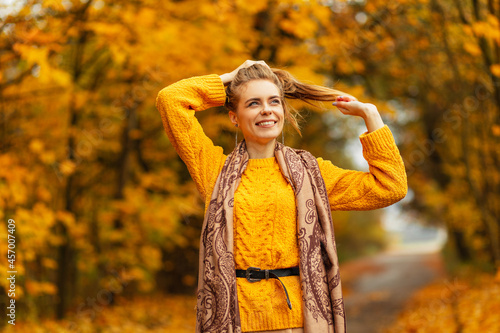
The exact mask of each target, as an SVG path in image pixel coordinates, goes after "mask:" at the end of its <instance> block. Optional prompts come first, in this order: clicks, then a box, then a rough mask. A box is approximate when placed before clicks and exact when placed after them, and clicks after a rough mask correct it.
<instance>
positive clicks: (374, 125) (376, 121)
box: [332, 96, 384, 132]
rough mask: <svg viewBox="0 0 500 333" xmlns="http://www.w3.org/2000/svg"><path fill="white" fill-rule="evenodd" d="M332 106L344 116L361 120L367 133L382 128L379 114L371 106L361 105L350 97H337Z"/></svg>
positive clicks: (367, 104)
mask: <svg viewBox="0 0 500 333" xmlns="http://www.w3.org/2000/svg"><path fill="white" fill-rule="evenodd" d="M332 104H333V105H335V106H336V107H337V108H338V109H339V110H340V112H342V113H343V114H345V115H348V116H358V117H361V118H363V119H364V120H365V123H366V127H367V129H368V132H373V131H375V130H377V129H379V128H381V127H383V126H384V122H383V121H382V118H381V117H380V113H379V112H378V110H377V107H376V106H375V105H373V104H370V103H362V102H360V101H358V100H357V99H355V98H354V97H352V96H339V97H337V99H336V101H335V102H333V103H332Z"/></svg>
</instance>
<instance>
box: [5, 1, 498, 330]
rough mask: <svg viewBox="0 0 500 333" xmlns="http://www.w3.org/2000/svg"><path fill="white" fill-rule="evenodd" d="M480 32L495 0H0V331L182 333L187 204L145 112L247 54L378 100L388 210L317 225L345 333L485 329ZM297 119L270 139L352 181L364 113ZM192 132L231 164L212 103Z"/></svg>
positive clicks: (197, 212) (486, 28) (182, 181)
mask: <svg viewBox="0 0 500 333" xmlns="http://www.w3.org/2000/svg"><path fill="white" fill-rule="evenodd" d="M499 18H500V1H498V0H474V1H472V0H395V1H390V2H387V1H381V0H371V1H365V0H352V1H335V0H323V1H320V0H318V1H313V0H310V1H307V0H302V1H294V0H287V1H278V0H252V1H247V0H196V1H194V0H175V1H174V0H165V1H153V0H128V1H127V0H87V1H85V0H62V1H61V0H46V1H37V0H33V1H15V0H0V218H1V220H2V223H1V230H0V234H1V237H0V253H1V256H2V259H1V260H0V269H1V272H2V273H1V274H2V275H1V276H2V277H4V276H7V271H9V267H8V265H9V264H12V262H10V263H9V262H8V261H7V250H8V240H7V234H8V231H9V230H13V229H12V228H10V229H9V228H8V220H9V219H14V220H15V233H14V234H15V237H16V243H15V246H16V247H15V250H16V257H15V268H16V269H17V275H16V285H15V294H16V296H15V299H16V326H13V325H10V324H9V323H8V320H9V317H6V316H4V317H3V318H4V319H2V321H1V322H0V330H5V331H6V332H13V331H19V332H146V331H147V332H193V331H194V324H195V323H194V321H195V311H194V306H195V303H196V300H195V297H194V293H195V289H196V283H197V264H198V247H199V234H200V228H201V223H202V220H203V208H204V207H203V202H202V200H201V199H200V197H199V195H198V193H197V191H196V188H195V186H194V184H193V183H192V181H191V179H190V176H189V174H188V172H187V169H186V167H185V165H184V164H183V162H182V161H181V160H180V158H179V157H178V156H177V154H176V152H175V151H174V149H173V148H172V146H171V145H170V143H169V141H168V139H167V136H166V134H165V133H164V130H163V126H162V123H161V119H160V115H159V113H158V111H157V110H156V108H155V98H156V95H157V93H158V92H159V91H160V90H161V89H162V88H163V87H165V86H167V85H169V84H171V83H173V82H175V81H178V80H180V79H183V78H187V77H190V76H197V75H205V74H212V73H216V74H223V73H226V72H230V71H232V70H233V69H234V68H236V67H237V66H239V65H240V64H241V63H242V62H244V61H245V60H246V59H254V60H265V61H266V62H267V63H268V64H270V65H271V66H272V67H278V68H283V69H286V70H288V71H290V72H291V73H292V74H294V75H295V76H296V77H297V78H298V79H299V80H302V81H306V82H310V83H316V84H320V85H327V86H330V87H335V88H337V89H340V90H343V91H346V92H347V93H350V94H352V95H354V96H356V97H357V98H358V99H359V100H361V101H364V102H370V103H373V104H375V105H377V107H378V109H379V110H380V112H381V114H382V116H383V118H384V121H385V122H386V124H388V125H389V127H390V128H391V130H392V131H393V133H394V136H395V138H396V142H397V144H398V146H399V147H400V150H401V154H402V156H403V159H404V161H405V165H406V169H407V174H408V182H409V186H410V190H409V193H408V195H407V197H406V198H405V199H404V200H403V201H402V202H400V203H398V204H397V205H394V206H392V207H390V208H388V209H385V210H377V211H370V212H335V213H334V225H335V232H336V237H337V242H338V250H339V257H340V259H341V260H342V266H343V267H341V272H343V281H345V291H344V292H345V295H346V306H347V322H348V327H352V329H351V332H376V331H377V332H378V331H384V330H388V331H390V332H436V331H440V332H463V333H469V332H500V322H499V321H500V319H499V318H498V313H500V286H499V283H500V274H498V273H497V271H498V268H499V266H500V171H499V170H500V149H499V147H500V146H499V143H500V27H499ZM296 107H297V108H299V109H301V111H302V114H303V115H304V123H303V131H302V132H303V136H302V137H300V136H298V135H297V134H296V133H294V131H293V129H291V128H287V129H285V143H286V144H287V145H290V146H292V147H295V148H303V149H307V150H309V151H310V152H311V153H313V154H314V155H315V156H318V157H319V156H321V157H323V158H324V159H328V160H331V161H332V162H333V163H334V164H336V165H338V166H340V167H344V168H352V169H357V170H367V165H366V162H364V160H363V158H362V150H361V145H360V143H359V139H358V136H359V135H360V134H361V133H363V132H364V131H365V129H364V127H363V126H364V125H363V122H362V120H361V119H354V118H346V117H345V116H343V115H342V114H341V113H340V112H338V110H337V109H335V108H333V107H331V106H330V105H327V104H325V105H318V107H317V108H313V107H311V106H305V105H301V104H297V105H296ZM197 117H198V119H199V121H200V122H201V123H202V125H203V128H204V130H205V132H206V134H207V135H208V136H209V137H210V138H212V140H213V141H214V143H215V144H217V145H220V146H222V147H224V151H225V153H229V152H230V151H231V150H232V149H233V148H234V134H235V132H234V127H232V126H231V123H230V122H229V120H228V117H227V112H226V111H225V110H224V109H223V108H215V109H212V110H209V111H206V112H199V113H197ZM495 276H496V277H495ZM412 279H414V281H413V280H412ZM408 281H413V282H414V283H413V282H412V284H411V285H405V284H404V282H405V283H406V282H408ZM0 286H1V287H2V288H0V304H1V306H2V308H3V309H5V308H6V306H7V305H8V304H9V302H10V297H9V296H8V292H9V291H8V290H9V288H10V283H9V280H7V279H5V278H2V279H0ZM391 288H392V289H391ZM369 306H372V307H371V308H370V307H369ZM377 309H378V310H379V311H383V312H381V313H377V312H376V311H377ZM367 315H371V317H369V318H368V317H366V316H367ZM384 315H387V316H386V317H387V318H386V319H384V320H385V321H382V322H381V318H383V317H384ZM363 316H365V317H363ZM351 319H352V320H351ZM377 320H378V322H379V324H376V323H377ZM374 323H375V324H374ZM349 325H350V326H349ZM359 325H361V326H359ZM363 325H364V326H363Z"/></svg>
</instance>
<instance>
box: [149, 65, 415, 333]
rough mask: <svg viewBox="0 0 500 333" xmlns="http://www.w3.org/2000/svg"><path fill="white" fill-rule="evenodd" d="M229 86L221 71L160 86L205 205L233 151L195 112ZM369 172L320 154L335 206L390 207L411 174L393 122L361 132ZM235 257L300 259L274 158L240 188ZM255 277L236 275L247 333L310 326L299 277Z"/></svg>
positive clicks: (289, 197)
mask: <svg viewBox="0 0 500 333" xmlns="http://www.w3.org/2000/svg"><path fill="white" fill-rule="evenodd" d="M224 100H225V91H224V85H223V84H222V81H221V79H220V77H219V76H218V75H216V74H211V75H206V76H199V77H192V78H189V79H184V80H181V81H179V82H176V83H174V84H172V85H170V86H168V87H166V88H164V89H162V90H161V91H160V93H159V94H158V97H157V100H156V107H157V108H158V110H159V111H160V114H161V118H162V121H163V125H164V128H165V131H166V133H167V135H168V137H169V139H170V141H171V143H172V145H173V147H174V148H175V149H176V151H177V153H178V154H179V156H180V157H181V158H182V160H183V161H184V162H185V163H186V165H187V167H188V170H189V172H190V174H191V177H192V178H193V180H194V182H195V183H196V186H197V188H198V190H199V191H200V193H201V195H202V196H203V198H204V200H205V209H206V208H207V207H208V205H209V201H210V197H211V194H212V191H213V188H214V185H215V182H216V180H217V176H218V174H219V173H220V171H221V169H222V167H223V165H224V162H225V159H226V155H225V154H224V153H223V150H222V148H221V147H218V146H215V145H214V144H213V142H212V141H211V140H210V139H209V138H208V137H207V136H206V135H205V134H204V132H203V129H202V127H201V125H200V124H199V122H198V121H197V119H196V117H195V116H194V113H195V111H202V110H205V109H207V108H210V107H214V106H221V105H223V104H224ZM360 140H361V143H362V145H363V156H364V157H365V159H366V160H367V162H368V164H369V172H361V171H353V170H345V169H341V168H338V167H336V166H335V165H333V164H332V163H331V162H330V161H327V160H323V159H322V158H318V159H317V160H318V164H319V167H320V170H321V174H322V176H323V179H324V180H325V185H326V189H327V191H328V193H329V200H330V206H331V209H332V210H370V209H377V208H382V207H386V206H389V205H391V204H393V203H395V202H397V201H399V200H401V199H402V198H403V197H404V196H405V195H406V192H407V181H406V173H405V169H404V165H403V161H402V158H401V156H400V153H399V150H398V148H397V146H396V144H395V142H394V138H393V136H392V133H391V131H390V130H389V128H388V127H387V126H384V127H383V128H380V129H378V130H376V131H373V132H371V133H364V134H362V135H361V136H360ZM234 201H235V206H234V207H235V208H234V259H235V265H236V268H237V269H247V268H248V267H250V266H253V267H260V268H261V269H278V268H288V267H293V266H298V265H299V261H300V258H299V248H298V244H297V230H296V208H295V195H294V192H293V189H292V188H291V186H290V184H288V183H287V181H286V179H285V178H284V177H283V175H282V174H281V172H280V169H279V166H278V163H277V161H276V160H275V158H274V157H271V158H264V159H250V160H249V162H248V166H247V169H246V170H245V172H244V174H243V176H242V179H241V183H240V185H239V187H238V189H237V190H236V193H235V197H234ZM281 280H282V281H283V283H284V284H285V286H286V288H287V290H288V293H289V296H290V301H291V303H292V310H289V309H288V306H287V304H286V298H285V293H284V291H283V288H282V287H281V284H280V283H279V282H278V281H277V280H274V279H270V280H262V281H259V282H256V283H250V282H248V281H247V280H246V279H242V278H239V279H237V289H238V301H239V310H240V318H241V327H242V330H243V332H248V331H264V330H277V329H286V328H294V327H302V326H303V315H302V307H303V304H302V293H301V288H300V278H299V277H295V276H290V277H284V278H281Z"/></svg>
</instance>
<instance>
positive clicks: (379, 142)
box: [318, 97, 408, 210]
mask: <svg viewBox="0 0 500 333" xmlns="http://www.w3.org/2000/svg"><path fill="white" fill-rule="evenodd" d="M333 104H334V105H336V106H337V107H338V108H339V109H340V111H341V112H342V113H343V114H346V115H354V116H359V117H362V118H363V119H364V121H365V124H366V127H367V129H368V130H367V132H366V133H364V134H362V135H361V136H360V141H361V144H362V145H363V156H364V158H365V159H366V161H367V162H368V166H369V172H361V171H353V170H345V169H341V168H338V167H336V166H334V165H333V164H332V163H331V162H330V161H325V160H323V159H321V158H319V159H318V163H319V167H320V170H321V174H322V176H323V179H324V180H325V185H326V189H327V191H328V196H329V199H330V206H331V209H332V210H370V209H377V208H382V207H386V206H389V205H392V204H393V203H396V202H398V201H399V200H401V199H403V198H404V197H405V196H406V193H407V191H408V184H407V179H406V171H405V167H404V164H403V159H402V158H401V154H400V153H399V150H398V147H397V146H396V143H395V142H394V137H393V135H392V133H391V131H390V129H389V127H387V126H386V125H384V123H383V122H382V118H381V117H380V114H379V113H378V110H377V108H376V107H375V106H374V105H373V104H367V103H361V102H359V101H357V100H355V99H353V98H349V97H339V98H338V99H337V102H335V103H333Z"/></svg>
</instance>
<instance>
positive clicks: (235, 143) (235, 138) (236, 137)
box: [234, 124, 238, 148]
mask: <svg viewBox="0 0 500 333" xmlns="http://www.w3.org/2000/svg"><path fill="white" fill-rule="evenodd" d="M234 127H238V124H234ZM237 146H238V130H236V134H235V136H234V148H236V147H237Z"/></svg>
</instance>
